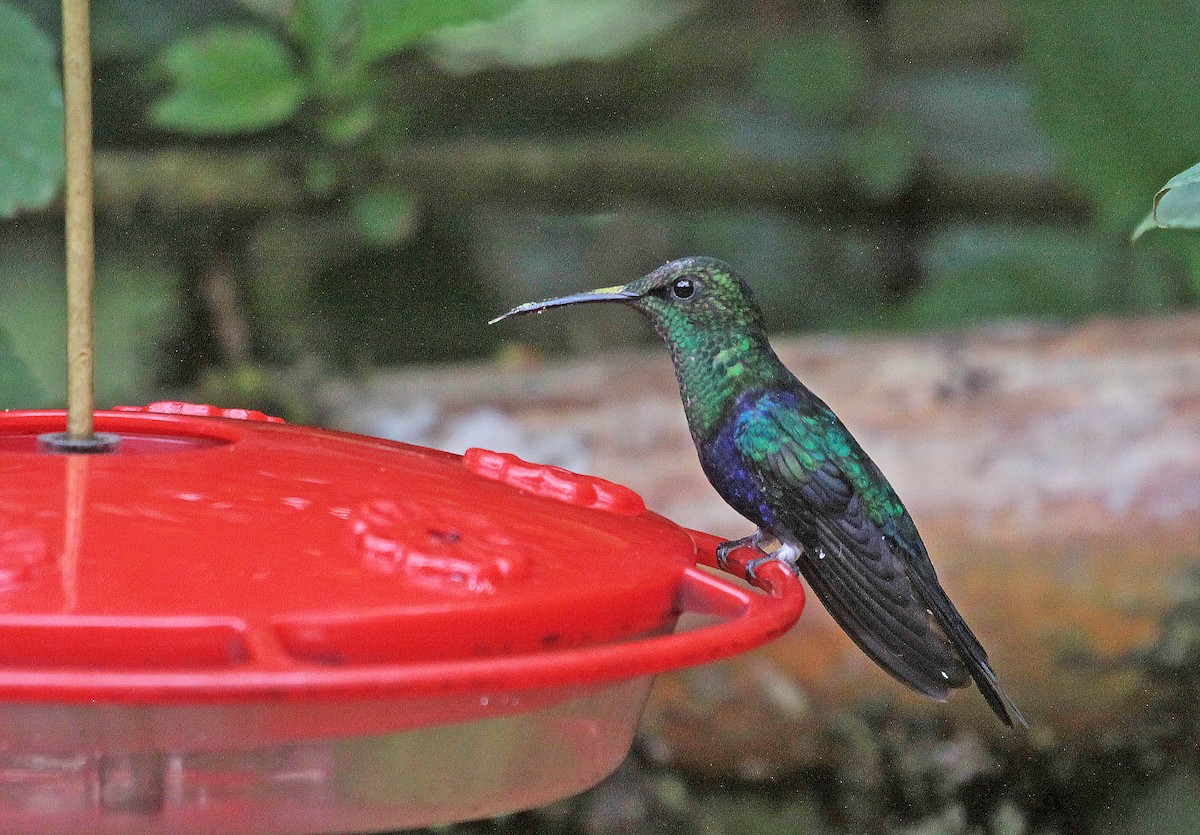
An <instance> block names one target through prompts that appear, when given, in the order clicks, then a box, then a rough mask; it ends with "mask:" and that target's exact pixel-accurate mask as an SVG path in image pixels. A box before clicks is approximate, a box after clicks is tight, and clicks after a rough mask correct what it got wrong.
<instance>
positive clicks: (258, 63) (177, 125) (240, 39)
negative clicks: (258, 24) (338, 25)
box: [151, 27, 306, 135]
mask: <svg viewBox="0 0 1200 835" xmlns="http://www.w3.org/2000/svg"><path fill="white" fill-rule="evenodd" d="M163 65H164V67H165V69H166V72H167V73H168V74H169V75H170V76H171V78H172V80H173V82H174V85H175V88H174V90H173V91H172V92H171V93H170V94H169V95H167V96H166V97H164V98H162V99H160V100H159V101H158V102H156V103H155V105H154V107H153V109H152V110H151V115H152V117H153V119H154V121H155V122H156V123H157V124H158V125H161V126H162V127H166V128H171V129H173V130H177V131H180V132H182V133H194V134H200V135H204V134H211V133H218V134H219V133H236V132H239V131H253V130H261V129H262V128H270V127H275V126H277V125H280V124H282V123H283V122H286V121H287V120H288V119H290V118H292V117H293V116H295V115H296V112H297V111H298V110H299V109H300V105H301V104H302V103H303V102H304V98H305V93H306V89H305V84H304V81H303V80H302V79H301V78H300V76H299V74H298V73H297V71H296V68H295V67H294V66H293V62H292V56H291V53H290V52H289V51H288V49H287V47H286V46H285V45H284V44H283V43H281V42H280V41H279V40H278V39H276V38H274V37H272V36H271V35H270V34H269V33H267V32H263V31H260V30H255V29H232V28H227V27H220V28H215V29H210V30H209V31H207V32H205V33H203V34H200V35H196V36H194V37H190V38H186V39H184V40H181V41H178V42H176V43H175V44H173V45H172V46H171V47H170V48H169V49H168V50H167V52H166V54H165V55H164V56H163Z"/></svg>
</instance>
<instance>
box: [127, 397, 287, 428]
mask: <svg viewBox="0 0 1200 835" xmlns="http://www.w3.org/2000/svg"><path fill="white" fill-rule="evenodd" d="M113 411H114V412H152V413H154V414H158V415H189V416H191V417H223V418H232V419H234V420H265V421H267V422H268V423H283V422H284V421H283V418H281V417H275V416H274V415H268V414H264V413H263V412H260V411H258V410H257V409H222V408H221V407H220V406H213V405H211V404H209V403H185V402H183V401H182V400H159V401H157V402H154V403H148V404H147V405H145V406H114V407H113Z"/></svg>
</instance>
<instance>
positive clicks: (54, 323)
mask: <svg viewBox="0 0 1200 835" xmlns="http://www.w3.org/2000/svg"><path fill="white" fill-rule="evenodd" d="M105 243H109V244H111V242H105V241H101V242H100V244H101V248H100V249H101V253H102V254H101V255H100V257H99V258H98V260H97V264H96V319H95V331H96V400H97V402H98V403H100V404H101V405H105V406H107V405H116V404H120V403H127V402H130V401H131V400H132V401H134V402H137V401H146V402H148V400H147V398H149V399H153V397H152V396H151V395H152V394H153V393H154V391H155V377H156V375H157V373H158V371H159V366H160V363H162V362H163V361H164V360H165V359H166V358H165V357H164V356H163V355H162V354H161V353H160V352H159V351H158V350H156V348H158V346H159V345H161V341H162V339H163V338H164V336H165V335H166V334H167V333H168V332H169V331H170V330H171V329H172V328H173V327H176V326H177V324H178V320H179V309H178V303H177V298H178V295H177V294H178V276H177V275H176V274H174V273H173V272H171V271H170V270H169V269H164V266H165V265H166V264H168V263H169V262H167V261H166V260H165V259H164V257H163V255H164V253H163V251H162V250H161V249H159V248H158V247H157V246H147V245H146V242H145V241H142V242H136V241H135V242H128V241H122V245H121V246H120V247H113V246H111V245H104V244H105ZM39 244H40V242H38V241H36V240H33V241H29V240H25V241H22V240H13V239H8V240H5V241H2V242H0V263H8V264H13V263H17V264H20V265H21V269H20V272H16V273H12V274H10V275H7V276H5V278H4V304H3V305H0V332H2V331H7V332H8V334H9V336H10V337H11V342H12V345H13V346H15V353H16V354H17V355H18V356H19V357H20V358H21V359H23V360H24V361H25V362H26V363H27V366H28V368H29V370H30V372H31V373H30V374H28V375H26V374H23V373H21V372H19V371H18V372H17V375H18V376H17V378H16V379H17V380H18V382H19V383H20V387H19V388H12V389H9V391H11V392H12V393H13V399H12V400H9V399H7V398H6V397H5V390H4V389H2V388H0V405H8V406H9V407H13V406H18V405H19V406H21V407H23V408H29V407H32V406H48V405H54V404H59V405H61V403H62V402H63V395H62V392H64V391H65V390H66V362H67V360H66V320H67V301H66V285H65V283H64V281H63V274H64V269H65V267H64V263H63V256H62V254H61V253H57V252H53V251H47V250H45V249H44V248H42V247H41V246H40V245H39ZM160 245H161V244H160ZM3 355H4V351H3V347H2V346H0V357H2V356H3ZM0 362H3V360H2V359H0Z"/></svg>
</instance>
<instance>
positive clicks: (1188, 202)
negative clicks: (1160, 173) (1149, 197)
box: [1152, 164, 1200, 229]
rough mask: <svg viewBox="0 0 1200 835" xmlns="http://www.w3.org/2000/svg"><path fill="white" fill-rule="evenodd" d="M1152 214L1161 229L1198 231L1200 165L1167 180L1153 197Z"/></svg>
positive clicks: (1199, 222)
mask: <svg viewBox="0 0 1200 835" xmlns="http://www.w3.org/2000/svg"><path fill="white" fill-rule="evenodd" d="M1152 213H1153V215H1154V222H1155V223H1157V224H1158V225H1159V226H1161V227H1162V228H1163V229H1200V164H1196V165H1193V166H1192V167H1191V168H1189V169H1188V170H1187V171H1184V172H1183V173H1182V174H1176V175H1175V176H1174V177H1172V178H1171V179H1169V180H1167V184H1166V185H1165V186H1163V187H1162V188H1161V189H1160V190H1159V192H1158V194H1156V195H1154V208H1153V209H1152Z"/></svg>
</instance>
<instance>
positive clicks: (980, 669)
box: [489, 257, 1026, 726]
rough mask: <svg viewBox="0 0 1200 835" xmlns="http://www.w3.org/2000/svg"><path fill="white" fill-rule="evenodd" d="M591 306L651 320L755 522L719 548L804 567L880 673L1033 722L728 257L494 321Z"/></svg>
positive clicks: (730, 495) (702, 444)
mask: <svg viewBox="0 0 1200 835" xmlns="http://www.w3.org/2000/svg"><path fill="white" fill-rule="evenodd" d="M593 302H616V303H619V304H625V305H628V306H630V307H632V308H634V309H635V310H637V311H639V312H640V313H642V314H644V315H645V316H647V317H648V318H649V319H650V321H651V323H652V324H653V325H654V329H655V330H656V331H657V332H658V334H659V336H661V337H662V338H663V340H664V341H665V342H666V344H667V347H668V348H669V349H670V351H671V360H672V363H673V364H674V367H675V376H676V379H677V380H678V381H679V391H680V394H681V396H682V398H683V407H684V411H685V412H686V414H687V421H688V427H689V429H690V430H691V434H692V440H693V441H694V442H695V444H696V451H697V453H698V454H699V457H700V465H701V466H702V467H703V469H704V473H705V475H706V476H707V477H708V480H709V481H710V482H711V483H712V485H713V487H715V488H716V490H717V492H718V493H719V494H720V495H721V497H722V498H723V499H724V500H725V501H726V502H728V503H729V504H730V505H731V506H732V507H733V508H734V509H735V510H737V511H738V512H739V513H741V514H742V515H743V516H745V517H746V518H747V519H749V520H750V521H752V522H753V523H754V524H755V525H757V526H758V529H757V530H756V531H755V533H753V534H752V535H750V536H748V537H745V538H743V539H738V540H733V541H730V542H725V543H722V545H721V546H720V547H719V548H718V549H717V556H718V559H719V561H720V562H721V564H722V565H725V564H726V559H727V558H728V555H729V554H730V552H731V551H733V550H734V549H735V548H739V547H743V546H749V547H753V548H756V549H758V550H759V551H760V552H761V556H759V557H757V558H755V559H752V560H750V561H749V562H748V563H747V573H748V574H749V575H750V576H751V578H753V575H754V571H755V569H756V568H758V567H759V566H761V565H762V564H763V563H764V562H765V561H767V560H778V561H779V562H781V563H784V564H785V565H786V566H788V567H789V568H790V569H791V570H793V571H795V572H798V573H799V574H801V575H803V576H804V578H805V579H806V580H807V581H808V583H809V585H810V586H811V587H812V589H813V591H814V592H815V593H816V595H817V597H818V598H819V599H820V600H821V602H822V603H823V604H824V605H825V608H826V609H828V610H829V612H830V614H831V615H833V618H834V620H836V621H837V622H838V624H839V625H840V626H841V628H842V629H843V630H845V632H846V633H847V634H848V635H849V636H850V637H851V638H852V639H853V640H854V642H855V643H857V644H858V646H859V647H861V648H862V650H863V651H864V652H865V653H866V654H867V655H868V656H869V657H870V658H871V659H872V660H873V661H874V662H875V663H876V664H878V665H879V666H880V667H882V668H883V669H884V670H885V671H886V672H888V673H889V674H891V675H892V676H893V677H895V678H896V679H897V680H899V681H900V682H902V683H904V684H905V685H907V686H908V687H911V688H912V689H913V690H916V691H917V692H919V693H923V694H925V695H926V696H930V697H932V698H934V699H938V700H939V701H944V700H945V699H946V698H947V697H948V696H949V693H950V691H951V690H952V689H954V688H960V687H965V686H967V685H968V684H969V683H970V681H971V680H972V679H973V680H974V682H975V684H976V686H977V687H978V688H979V691H980V692H981V693H982V694H983V697H984V698H985V699H986V700H987V703H988V705H990V706H991V708H992V710H993V711H994V712H995V713H996V715H997V716H998V717H999V718H1000V720H1001V721H1003V722H1004V723H1005V724H1006V725H1009V726H1011V725H1012V724H1013V722H1014V721H1016V722H1019V723H1020V724H1022V725H1025V724H1026V721H1025V717H1024V716H1022V715H1021V712H1020V710H1018V709H1017V707H1016V705H1015V704H1013V701H1012V699H1011V698H1010V697H1009V696H1008V694H1007V693H1006V692H1005V691H1004V688H1003V687H1001V686H1000V682H999V680H998V679H997V677H996V673H995V671H993V670H992V667H991V665H990V664H989V663H988V657H987V653H986V652H985V651H984V649H983V646H982V645H981V644H980V643H979V640H978V639H977V638H976V637H975V635H974V633H972V632H971V629H970V627H968V626H967V624H966V621H964V620H963V618H962V615H960V614H959V613H958V610H957V609H955V608H954V604H953V603H952V602H951V601H950V598H949V597H948V596H947V595H946V592H945V591H944V590H943V589H942V586H941V584H940V583H939V582H938V578H937V574H936V573H935V572H934V568H933V564H932V563H931V562H930V560H929V555H928V553H927V552H926V550H925V545H924V543H923V542H922V541H921V536H920V534H919V533H918V532H917V528H916V525H915V524H914V523H913V520H912V517H911V516H909V514H908V511H907V510H906V509H905V507H904V505H903V504H902V503H901V501H900V499H899V497H898V496H897V495H896V491H895V490H893V489H892V486H891V485H890V484H889V483H888V480H887V479H886V478H885V477H884V475H883V473H882V472H881V471H880V470H879V467H877V466H876V465H875V463H874V462H873V461H872V460H871V459H870V458H869V457H868V456H867V454H866V452H864V451H863V449H862V447H861V446H859V444H858V442H857V441H856V440H855V439H854V437H853V436H852V435H851V434H850V432H849V430H847V429H846V427H845V426H844V425H843V424H842V422H841V421H840V420H839V419H838V417H837V415H835V414H834V413H833V411H832V410H831V409H830V408H829V407H828V406H827V405H825V403H824V402H823V401H822V400H821V399H820V398H819V397H817V396H816V395H815V394H813V393H812V392H811V391H809V389H808V388H807V387H806V386H805V385H804V384H803V383H801V382H800V381H799V380H798V379H796V377H795V376H794V375H793V374H792V373H791V372H790V371H788V369H787V368H786V367H785V366H784V365H783V363H782V362H780V360H779V358H778V357H777V356H776V355H775V351H774V350H773V349H772V348H771V344H770V342H769V341H768V340H767V331H766V325H765V323H764V321H763V316H762V312H761V311H760V310H759V308H758V305H757V304H756V303H755V301H754V297H753V295H752V294H751V292H750V288H749V287H748V286H747V285H746V283H745V282H744V281H743V280H742V279H741V277H740V276H739V275H738V274H737V273H735V272H734V271H733V269H732V268H731V267H730V266H729V265H728V264H725V263H724V262H722V261H718V260H716V259H714V258H705V257H692V258H681V259H679V260H676V261H672V262H670V263H668V264H666V265H664V266H662V267H660V268H659V269H657V270H655V271H654V272H652V273H649V274H648V275H645V276H642V277H641V278H638V279H635V280H633V281H631V282H629V283H628V284H623V285H619V286H615V287H604V288H601V289H599V290H592V291H590V292H586V293H576V294H573V295H569V296H563V297H561V298H556V299H549V300H547V301H541V302H530V303H528V304H523V305H520V306H519V307H515V308H513V309H512V310H510V311H509V312H508V313H505V314H504V315H502V316H498V317H496V318H495V319H493V320H492V321H491V322H490V323H489V324H495V323H496V322H499V321H500V320H501V319H505V318H508V317H509V316H518V315H522V314H526V313H538V312H541V311H543V310H546V309H548V308H551V307H561V306H563V305H571V304H585V303H593Z"/></svg>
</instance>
